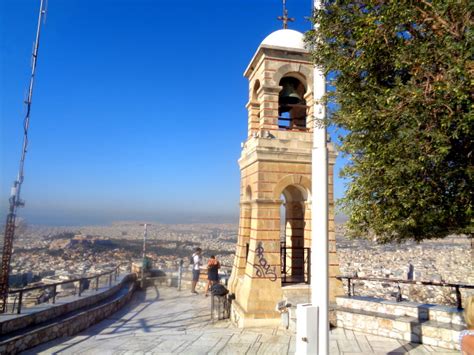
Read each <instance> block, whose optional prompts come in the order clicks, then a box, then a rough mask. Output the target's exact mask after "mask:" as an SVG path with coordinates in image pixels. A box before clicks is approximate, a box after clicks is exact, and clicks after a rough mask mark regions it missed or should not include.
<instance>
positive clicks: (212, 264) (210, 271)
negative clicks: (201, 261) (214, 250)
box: [205, 255, 221, 297]
mask: <svg viewBox="0 0 474 355" xmlns="http://www.w3.org/2000/svg"><path fill="white" fill-rule="evenodd" d="M220 267H221V264H220V263H219V261H217V259H216V257H215V256H214V255H211V257H210V259H209V261H208V262H207V287H206V294H205V296H206V297H207V293H208V292H209V289H210V288H211V286H212V285H214V284H216V283H218V282H219V268H220Z"/></svg>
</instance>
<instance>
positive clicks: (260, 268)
mask: <svg viewBox="0 0 474 355" xmlns="http://www.w3.org/2000/svg"><path fill="white" fill-rule="evenodd" d="M264 252H265V249H264V248H263V245H262V242H260V243H258V246H257V249H256V250H255V253H256V254H257V259H258V264H254V265H253V267H254V268H255V270H256V274H257V276H258V277H265V278H268V279H269V280H270V281H276V279H277V275H276V268H275V266H273V267H271V265H270V264H269V263H268V261H267V259H265V257H264V256H263V253H264Z"/></svg>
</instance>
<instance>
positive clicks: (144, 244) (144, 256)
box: [141, 223, 148, 290]
mask: <svg viewBox="0 0 474 355" xmlns="http://www.w3.org/2000/svg"><path fill="white" fill-rule="evenodd" d="M143 226H144V229H143V262H142V282H141V287H142V289H143V290H144V289H145V264H146V234H147V230H148V224H146V223H145V224H143Z"/></svg>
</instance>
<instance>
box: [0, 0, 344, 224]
mask: <svg viewBox="0 0 474 355" xmlns="http://www.w3.org/2000/svg"><path fill="white" fill-rule="evenodd" d="M287 2H288V4H287V7H288V9H289V15H290V16H292V17H295V18H296V21H295V22H294V23H292V24H290V28H292V29H296V30H299V31H302V32H304V31H306V30H308V29H310V27H311V25H310V23H309V22H308V21H306V20H305V19H304V17H305V16H308V15H309V14H310V11H311V2H312V1H311V0H288V1H287ZM38 7H39V0H3V1H2V2H1V3H0V69H1V71H0V148H1V154H0V208H1V210H0V216H1V218H2V220H3V219H4V216H5V215H6V211H7V200H8V194H9V190H10V187H11V184H12V181H13V180H14V178H15V176H16V173H17V169H18V160H19V157H20V148H21V140H22V127H21V125H22V120H23V116H24V112H25V110H24V106H23V104H22V101H23V100H24V98H25V92H26V87H27V85H28V80H29V73H30V60H31V58H30V54H31V49H32V42H33V41H34V35H35V30H36V20H37V12H38ZM279 15H281V2H280V1H278V0H258V1H256V0H225V1H224V0H208V1H191V0H181V1H161V0H133V1H132V0H127V1H126V0H68V1H60V0H49V6H48V14H47V21H46V24H45V26H44V27H43V32H42V37H41V45H40V52H39V61H38V67H37V80H36V85H35V91H34V96H33V106H32V114H31V129H30V149H29V152H28V155H27V160H26V167H25V182H24V185H23V191H22V198H23V199H25V200H26V207H25V208H23V209H20V210H19V216H21V217H25V218H26V220H27V221H28V222H29V223H32V224H56V225H66V224H92V223H94V224H97V223H108V222H110V221H114V220H154V221H161V222H170V223H174V222H193V221H194V222H201V221H202V222H212V221H215V222H227V221H237V217H238V201H239V179H240V175H239V168H238V165H237V159H238V157H239V154H240V142H242V141H243V140H244V139H245V138H246V132H247V112H246V109H245V104H246V103H247V99H248V98H247V95H248V89H247V88H248V83H247V80H246V79H245V78H244V77H243V72H244V70H245V68H246V66H247V64H248V62H249V61H250V59H251V58H252V56H253V54H254V52H255V50H256V49H257V47H258V45H259V43H260V42H261V41H262V40H263V39H264V38H265V37H266V36H267V35H268V34H270V33H271V32H273V31H275V30H277V29H280V28H281V23H280V22H279V21H277V20H276V17H277V16H279ZM341 164H342V159H339V160H338V164H337V169H339V167H340V165H341ZM335 194H336V197H341V196H342V195H343V186H342V182H341V181H340V180H339V179H336V187H335Z"/></svg>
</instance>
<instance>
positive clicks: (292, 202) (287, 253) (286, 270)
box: [280, 185, 310, 283]
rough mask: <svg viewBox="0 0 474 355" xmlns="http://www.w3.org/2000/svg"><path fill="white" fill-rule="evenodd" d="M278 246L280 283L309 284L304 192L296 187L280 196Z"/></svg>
mask: <svg viewBox="0 0 474 355" xmlns="http://www.w3.org/2000/svg"><path fill="white" fill-rule="evenodd" d="M281 199H282V200H283V203H282V207H281V209H280V226H281V229H280V235H281V239H280V244H281V248H280V250H281V265H282V283H302V282H307V283H308V282H309V276H310V275H309V268H310V265H309V254H310V249H309V248H306V247H305V224H306V223H305V208H306V206H305V202H306V196H305V194H304V192H303V191H302V190H301V189H300V188H299V187H296V186H293V185H290V186H287V187H286V188H285V189H284V190H283V192H282V195H281Z"/></svg>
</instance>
